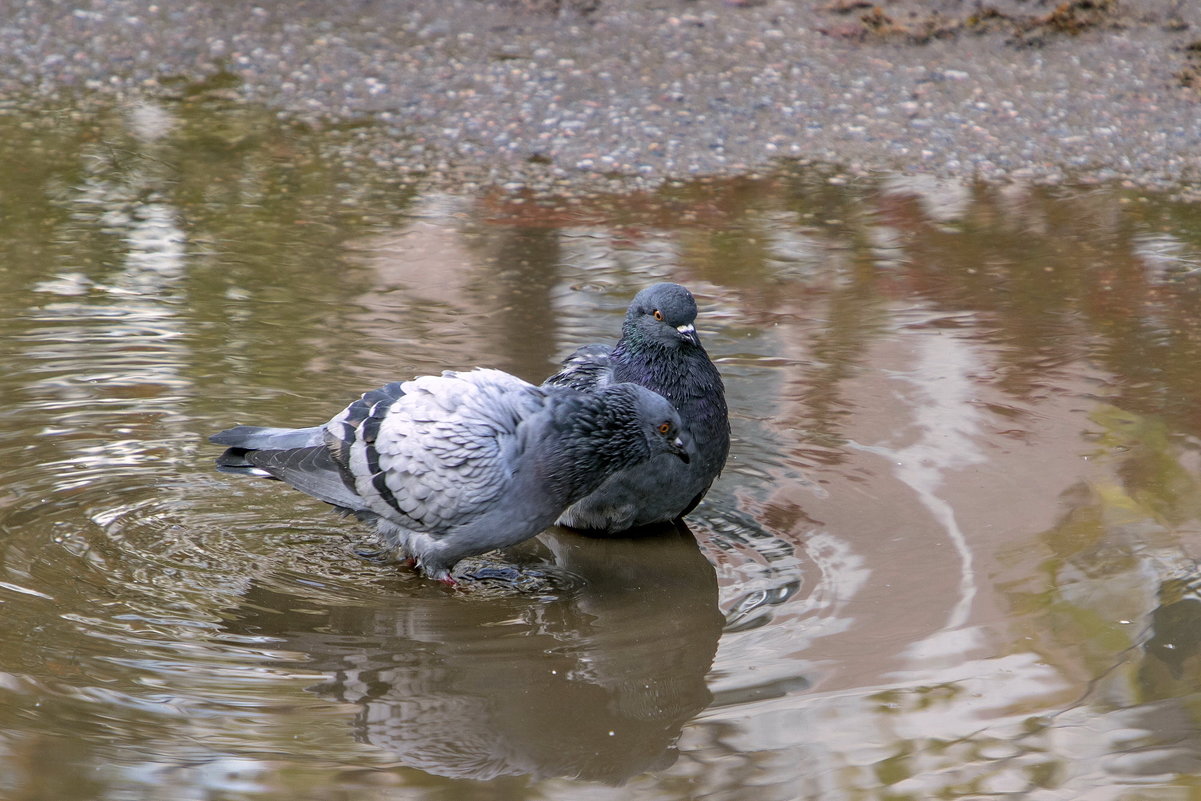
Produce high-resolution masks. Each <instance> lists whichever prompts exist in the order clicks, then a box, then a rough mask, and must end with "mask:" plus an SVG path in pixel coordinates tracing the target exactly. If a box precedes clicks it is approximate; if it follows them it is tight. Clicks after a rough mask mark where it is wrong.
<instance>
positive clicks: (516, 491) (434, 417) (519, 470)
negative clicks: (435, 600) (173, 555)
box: [210, 370, 689, 584]
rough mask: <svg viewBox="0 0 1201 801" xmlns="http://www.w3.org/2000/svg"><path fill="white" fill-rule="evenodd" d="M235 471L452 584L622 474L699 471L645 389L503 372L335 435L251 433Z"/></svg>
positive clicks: (227, 437) (406, 397)
mask: <svg viewBox="0 0 1201 801" xmlns="http://www.w3.org/2000/svg"><path fill="white" fill-rule="evenodd" d="M210 440H211V441H212V442H215V443H217V444H218V445H226V446H228V448H227V450H226V451H225V453H223V454H222V455H221V456H220V457H218V459H217V465H218V468H219V469H220V470H222V471H223V472H229V473H243V474H253V475H261V476H268V477H271V478H277V479H280V480H281V481H284V482H286V483H288V484H290V485H292V486H293V487H295V488H296V489H298V490H300V491H301V492H306V493H308V494H309V495H312V496H313V497H315V498H318V499H320V500H322V501H325V502H326V503H329V504H333V505H334V506H336V507H339V508H340V509H343V510H346V511H348V512H350V513H352V514H354V515H356V516H357V517H359V518H360V519H361V520H365V521H368V522H372V523H375V525H376V528H377V530H378V531H379V533H380V535H381V536H382V537H383V538H384V540H385V541H386V542H387V543H388V545H389V546H390V547H395V548H400V549H402V550H403V551H404V553H405V555H406V556H408V557H409V559H411V560H413V562H414V563H415V564H416V565H417V566H418V567H419V568H420V569H421V570H422V571H423V572H424V573H425V574H426V575H428V576H430V577H432V578H436V579H439V580H441V581H444V582H446V583H449V584H453V583H454V580H453V579H452V578H451V577H450V569H451V568H452V567H453V566H454V564H455V563H456V562H458V561H459V560H460V559H462V558H463V557H465V556H473V555H475V554H481V553H484V552H485V551H490V550H493V549H495V548H504V547H507V546H510V545H515V544H516V543H518V542H521V541H522V540H525V539H528V538H529V537H532V536H534V535H535V534H537V533H538V532H540V531H542V530H543V529H545V528H547V527H548V526H550V525H551V524H552V523H554V522H555V519H556V518H557V517H558V516H559V515H560V514H561V513H562V512H563V510H564V509H566V508H567V507H568V506H569V505H570V504H572V503H574V502H575V501H577V500H579V499H580V498H582V497H584V496H585V495H587V494H588V493H589V492H592V491H593V490H594V489H596V488H597V487H598V486H599V485H600V484H601V482H602V481H604V480H605V479H606V478H607V477H609V476H610V475H612V474H613V473H614V472H616V471H617V470H621V469H623V468H627V467H631V466H633V465H636V464H639V463H641V462H645V461H646V460H648V459H652V458H654V457H657V456H660V455H665V456H668V457H669V458H670V459H672V460H673V461H681V462H682V461H684V460H687V459H688V458H689V457H688V453H687V446H686V444H685V441H684V440H682V439H681V434H680V418H679V415H678V414H677V413H676V411H675V410H674V409H673V408H672V407H671V404H670V403H668V402H667V401H665V400H664V399H663V398H661V397H660V396H658V395H656V394H655V393H653V392H650V391H649V390H646V389H644V388H642V387H639V386H636V385H634V384H614V385H612V386H607V387H605V388H603V389H602V390H600V391H598V392H589V393H582V392H577V391H574V390H571V389H567V388H561V387H552V388H542V387H535V386H533V385H532V384H527V383H526V382H525V381H522V380H521V379H519V378H516V377H514V376H511V375H509V374H508V373H503V372H501V371H499V370H474V371H471V372H462V373H455V372H445V373H443V374H442V375H441V376H422V377H421V378H417V379H414V380H412V381H405V382H403V383H400V382H397V383H392V384H388V385H387V386H385V387H381V388H380V389H376V390H372V391H371V392H367V393H365V394H364V395H363V396H362V397H361V398H360V399H359V400H357V401H355V402H354V403H352V404H350V406H347V407H346V408H345V409H344V410H342V412H341V413H339V414H338V415H337V416H336V417H334V418H333V419H332V420H330V421H329V422H328V423H326V424H325V425H323V426H314V427H312V428H299V429H289V428H260V427H255V426H238V427H236V428H231V429H228V430H227V431H222V432H221V433H219V434H214V435H213V436H212V437H210Z"/></svg>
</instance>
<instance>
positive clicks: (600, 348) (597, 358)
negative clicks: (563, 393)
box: [542, 345, 613, 392]
mask: <svg viewBox="0 0 1201 801" xmlns="http://www.w3.org/2000/svg"><path fill="white" fill-rule="evenodd" d="M612 356H613V348H611V347H609V346H608V345H585V346H583V347H582V348H579V349H577V350H576V352H575V353H573V354H571V355H570V356H568V357H567V358H566V359H565V360H564V361H563V368H562V369H561V370H559V372H557V373H555V374H554V375H552V376H551V377H550V378H548V379H546V380H545V381H543V382H542V386H544V387H548V386H552V387H569V388H571V389H574V390H578V391H580V392H591V391H593V390H596V389H599V388H600V387H603V386H606V385H608V384H611V383H613V360H612Z"/></svg>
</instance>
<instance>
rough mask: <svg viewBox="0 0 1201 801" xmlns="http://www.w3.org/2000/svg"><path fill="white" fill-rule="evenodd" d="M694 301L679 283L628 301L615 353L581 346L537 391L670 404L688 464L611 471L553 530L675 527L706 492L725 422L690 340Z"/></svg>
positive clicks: (713, 383) (726, 439)
mask: <svg viewBox="0 0 1201 801" xmlns="http://www.w3.org/2000/svg"><path fill="white" fill-rule="evenodd" d="M695 322H696V301H695V300H694V299H693V297H692V293H691V292H689V291H688V290H687V289H685V288H684V287H682V286H680V285H679V284H671V283H661V284H653V285H651V286H649V287H647V288H646V289H643V290H642V291H641V292H639V293H638V294H637V295H635V296H634V300H633V301H632V302H631V303H630V307H629V309H628V310H627V311H626V318H625V322H624V323H623V324H622V328H621V339H619V340H618V341H617V345H616V346H615V347H612V348H610V347H607V346H605V345H585V346H584V347H582V348H580V349H579V350H577V351H576V352H575V353H573V354H572V355H571V356H570V357H569V358H568V359H567V361H566V362H564V364H563V369H562V370H560V371H559V372H558V373H556V374H555V375H553V376H551V377H550V378H548V379H546V381H545V382H543V384H542V385H543V386H544V387H547V386H564V387H571V388H573V389H578V390H581V391H585V392H587V391H597V390H600V389H602V388H604V387H608V386H611V385H613V384H615V383H617V382H622V381H628V382H632V383H635V384H638V385H640V386H644V387H646V388H647V389H650V390H653V391H654V392H656V393H657V394H659V395H662V396H663V397H664V398H667V399H668V400H669V401H671V403H672V405H673V406H675V408H676V411H678V412H679V413H680V418H681V419H682V420H683V421H684V422H683V425H684V434H685V437H684V439H685V440H686V441H687V442H688V443H689V446H690V448H691V455H692V460H691V461H690V462H689V463H688V464H683V463H681V462H679V461H678V460H675V459H664V458H663V457H661V456H660V457H656V458H654V459H651V460H650V461H647V462H645V463H643V464H639V465H635V466H633V467H629V468H626V469H625V470H622V471H619V472H618V473H616V474H614V475H613V476H611V477H610V478H608V479H606V480H605V482H604V483H603V484H602V485H601V486H600V487H599V488H598V489H597V490H596V491H595V492H593V493H591V494H590V495H588V496H587V497H586V498H583V499H582V500H580V501H577V502H576V503H575V504H574V505H572V506H571V508H570V509H568V510H567V511H566V512H565V513H564V514H563V516H562V517H561V518H559V523H560V524H561V525H564V526H570V527H572V528H579V529H587V530H592V531H599V532H605V533H614V532H619V531H624V530H625V529H628V528H632V527H634V526H642V525H647V524H650V523H659V522H664V521H670V520H675V519H678V518H681V517H683V516H684V515H686V514H688V513H689V512H691V511H692V510H693V509H694V508H696V505H697V504H698V503H700V501H701V498H703V497H704V496H705V493H706V492H708V491H709V487H710V486H711V485H712V484H713V480H714V479H715V478H717V475H718V474H719V473H720V472H721V469H722V467H723V466H725V463H726V455H727V454H728V453H729V451H730V419H729V414H728V412H727V409H726V396H725V388H724V387H723V385H722V382H721V375H719V374H718V372H717V367H716V366H715V365H714V364H713V362H712V361H710V359H709V355H708V354H707V353H705V349H704V347H702V346H701V341H700V338H699V337H698V336H697V333H696V328H695V326H694V323H695Z"/></svg>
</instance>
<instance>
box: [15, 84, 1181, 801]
mask: <svg viewBox="0 0 1201 801" xmlns="http://www.w3.org/2000/svg"><path fill="white" fill-rule="evenodd" d="M361 156H362V154H361V153H359V152H358V151H357V150H356V148H355V132H354V131H353V130H351V131H334V132H325V133H323V134H321V135H320V136H318V135H315V134H312V133H310V132H307V131H305V130H301V129H295V128H289V127H286V126H282V125H280V124H279V123H278V122H276V121H275V120H274V119H273V118H271V117H270V116H269V115H266V114H263V113H258V112H255V111H253V110H250V109H246V108H244V107H240V106H235V105H232V104H226V103H223V102H222V101H221V99H220V95H219V92H218V93H216V94H208V95H205V96H203V97H201V98H199V99H197V98H196V97H193V96H191V95H189V93H187V92H181V96H180V98H179V99H178V101H175V102H166V103H164V104H163V105H153V106H151V105H145V106H137V107H130V108H125V109H113V110H107V111H102V112H98V113H88V114H83V113H76V112H72V111H70V110H65V109H55V110H44V109H43V110H39V112H38V113H37V114H33V113H28V112H20V111H15V110H8V111H6V112H5V114H4V115H0V175H2V176H3V179H2V181H0V287H2V291H0V337H2V341H3V342H4V347H3V350H2V351H0V396H2V397H3V398H4V404H3V407H2V408H0V471H2V474H3V484H2V485H0V533H2V538H0V797H4V798H6V799H13V800H14V801H15V800H16V799H43V798H47V799H48V798H54V799H68V800H69V799H129V798H155V799H199V798H206V799H334V798H348V797H353V798H356V799H413V798H429V799H468V798H495V797H502V796H503V797H506V798H550V799H578V798H622V799H625V798H636V799H676V798H702V797H703V798H713V799H740V798H746V797H748V794H749V793H753V797H755V798H765V799H790V798H815V799H819V798H820V799H826V798H830V799H834V798H885V797H888V798H930V797H940V798H961V797H979V796H980V795H987V794H998V793H1014V794H1019V795H1021V796H1022V797H1025V798H1033V799H1041V798H1047V799H1051V798H1057V799H1058V798H1065V797H1084V796H1087V797H1090V798H1142V797H1146V796H1145V795H1144V794H1145V793H1148V792H1151V793H1156V794H1157V795H1156V797H1161V795H1162V797H1172V798H1177V797H1179V798H1185V797H1192V795H1190V793H1192V794H1195V793H1196V792H1197V787H1198V786H1201V711H1199V710H1201V705H1199V703H1201V695H1198V690H1197V688H1198V686H1199V685H1198V680H1199V679H1201V657H1199V656H1198V651H1199V649H1201V635H1199V632H1201V591H1199V590H1201V575H1199V573H1198V568H1197V562H1196V560H1197V558H1198V556H1199V554H1201V449H1199V445H1201V371H1199V370H1198V369H1197V365H1198V363H1199V360H1198V355H1199V354H1198V351H1199V350H1201V315H1199V314H1198V312H1197V309H1198V308H1199V305H1201V209H1198V208H1197V207H1196V206H1188V205H1182V204H1178V203H1174V202H1173V201H1171V200H1170V199H1168V198H1164V197H1149V196H1139V195H1137V194H1134V193H1132V192H1128V191H1124V190H1123V189H1121V188H1120V187H1104V186H1101V187H1083V188H1074V189H1046V188H1037V187H1031V186H1023V185H1012V186H1006V187H980V186H966V185H958V184H948V183H934V182H928V181H923V180H918V179H907V178H900V177H893V176H881V177H880V178H879V179H878V180H875V181H871V182H851V183H846V182H843V181H842V180H841V179H840V177H839V176H838V175H837V174H835V173H834V172H832V171H809V172H805V171H791V172H790V171H782V172H781V173H779V174H777V175H773V176H769V177H765V178H761V179H755V180H750V179H747V180H740V181H723V182H709V183H706V182H696V183H691V184H679V185H673V186H670V187H666V188H664V189H663V190H662V191H660V192H658V193H656V194H651V195H647V194H643V195H624V196H621V195H612V196H593V197H588V198H568V197H561V198H557V199H546V198H537V197H530V196H527V195H523V194H522V193H521V192H520V191H519V190H517V189H513V190H512V191H471V190H463V189H456V188H454V187H452V188H449V189H448V188H447V187H446V186H445V185H441V186H439V185H437V184H435V183H434V182H426V183H420V182H418V183H400V182H398V181H396V180H394V179H393V178H392V177H391V175H390V174H389V171H388V170H387V169H386V168H381V167H379V166H378V165H377V166H372V165H371V164H370V159H369V158H367V159H363V158H361ZM662 279H672V280H676V281H680V282H682V283H684V284H686V285H688V286H689V287H691V288H692V289H693V290H694V292H695V293H696V294H697V296H698V299H699V301H700V305H701V308H702V317H701V320H700V323H699V328H700V330H701V334H702V336H703V337H704V340H705V342H706V344H707V346H708V347H709V349H710V351H711V353H712V354H713V355H714V357H715V358H716V359H717V361H718V362H719V364H720V367H721V369H722V372H723V374H724V376H725V379H726V383H727V388H728V393H729V397H730V402H731V410H732V422H733V428H734V433H735V441H734V445H733V450H732V455H731V461H730V463H729V465H728V467H727V469H726V472H725V473H724V474H723V476H722V477H721V479H720V480H719V481H718V483H717V485H716V486H715V488H714V490H713V492H712V493H711V494H710V496H709V497H708V499H707V500H706V502H705V503H704V504H702V506H701V507H700V508H699V509H698V510H697V511H696V513H694V515H692V516H691V517H690V518H689V520H688V530H670V531H664V532H661V533H660V534H658V535H655V536H648V537H645V538H641V539H633V540H631V539H617V540H594V539H586V538H582V537H579V536H575V535H572V534H571V533H568V532H564V531H550V532H547V533H546V534H544V535H543V536H542V537H540V538H539V539H538V540H536V541H533V542H531V543H529V544H527V545H526V546H523V547H521V548H519V549H517V550H516V551H515V552H514V553H512V554H509V555H507V556H506V557H505V558H508V559H510V560H517V561H519V562H522V563H528V564H534V565H537V566H539V567H540V568H542V569H544V570H546V571H547V572H549V573H550V574H551V575H552V576H553V577H554V580H553V581H552V582H551V583H550V584H549V585H547V586H539V587H537V588H536V589H532V590H530V591H528V592H523V593H514V592H508V593H470V592H461V591H453V590H449V589H447V588H445V587H442V586H441V585H436V584H433V583H431V582H428V581H425V580H422V579H419V578H417V577H415V576H413V575H412V574H411V573H409V572H407V571H405V570H404V569H403V568H400V567H398V566H396V565H394V564H389V563H386V562H382V561H380V560H378V559H375V558H372V556H371V555H370V551H371V548H372V545H373V541H372V539H371V537H370V535H369V534H368V533H367V532H366V531H365V530H364V529H363V528H362V527H360V526H359V525H357V524H356V523H354V522H353V521H346V520H342V519H340V518H338V517H336V516H334V515H332V514H331V513H329V512H328V511H326V507H324V506H322V505H321V504H320V503H317V502H310V501H309V500H308V499H305V498H303V497H300V496H298V495H296V494H294V493H291V492H289V491H287V490H286V489H285V488H283V487H281V486H279V485H276V484H269V483H266V482H263V483H256V482H253V481H246V480H237V479H235V478H233V477H229V476H224V475H219V474H216V473H215V472H213V471H212V469H211V460H212V458H213V457H214V456H215V453H216V449H215V448H213V447H212V446H210V445H208V444H207V443H206V442H205V439H204V438H205V436H206V435H207V434H209V433H211V432H213V431H215V430H217V429H219V428H222V427H224V426H226V425H228V424H231V423H235V422H246V423H256V422H271V423H279V424H288V423H295V424H308V423H312V422H316V421H319V420H322V419H325V418H326V417H327V416H329V415H330V414H331V413H332V412H333V411H335V410H336V409H337V408H340V406H341V405H342V404H343V403H345V402H347V401H348V400H349V399H351V398H352V397H353V396H354V394H356V393H357V392H358V391H360V390H362V389H366V388H369V387H371V386H374V385H375V384H378V383H380V382H383V381H386V380H391V379H395V378H407V377H410V376H412V375H415V374H420V373H425V372H430V371H433V370H438V369H441V368H444V367H448V368H465V367H471V366H474V365H477V364H479V365H490V366H497V367H502V368H504V369H507V370H510V371H513V372H516V373H517V374H519V375H522V376H524V377H526V378H528V379H531V380H538V379H540V378H541V377H543V376H545V375H546V374H548V373H549V372H550V371H552V370H553V369H554V367H555V364H556V361H557V360H558V359H559V358H561V357H562V356H563V355H565V354H566V353H568V352H569V351H570V350H571V349H572V348H573V347H575V346H576V345H578V344H580V343H584V342H590V341H609V340H611V339H612V338H613V337H614V336H615V335H616V332H617V330H618V327H619V324H620V320H621V315H622V312H623V311H624V307H625V304H626V303H627V302H628V300H629V298H630V297H631V296H632V295H633V293H634V292H635V291H637V290H638V289H639V288H641V287H642V286H645V285H646V284H648V283H651V282H653V281H657V280H662Z"/></svg>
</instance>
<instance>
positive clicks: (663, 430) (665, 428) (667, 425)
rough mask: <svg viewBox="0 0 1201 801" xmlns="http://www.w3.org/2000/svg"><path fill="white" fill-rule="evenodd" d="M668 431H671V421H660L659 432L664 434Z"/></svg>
mask: <svg viewBox="0 0 1201 801" xmlns="http://www.w3.org/2000/svg"><path fill="white" fill-rule="evenodd" d="M669 431H671V423H660V424H659V433H660V434H666V433H667V432H669Z"/></svg>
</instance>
